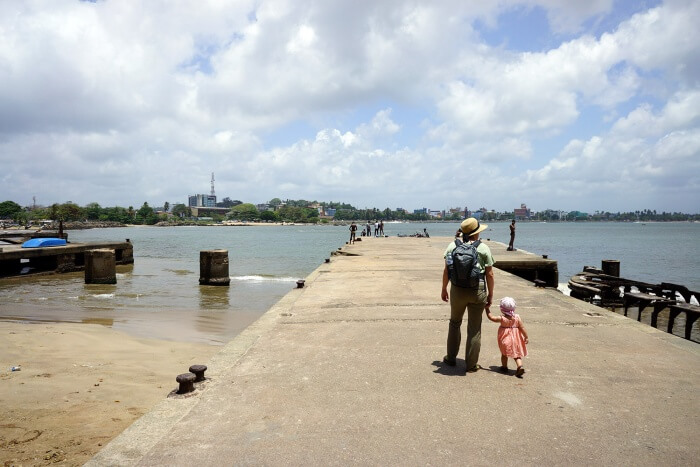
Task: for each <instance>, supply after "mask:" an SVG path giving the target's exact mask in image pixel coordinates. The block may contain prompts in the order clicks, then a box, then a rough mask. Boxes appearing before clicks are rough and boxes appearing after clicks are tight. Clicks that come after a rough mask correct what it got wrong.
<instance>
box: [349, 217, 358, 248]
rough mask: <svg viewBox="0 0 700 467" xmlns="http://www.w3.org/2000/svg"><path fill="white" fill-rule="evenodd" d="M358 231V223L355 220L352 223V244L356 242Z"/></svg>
mask: <svg viewBox="0 0 700 467" xmlns="http://www.w3.org/2000/svg"><path fill="white" fill-rule="evenodd" d="M356 233H357V224H355V221H352V224H350V244H351V245H352V244H353V243H355V234H356Z"/></svg>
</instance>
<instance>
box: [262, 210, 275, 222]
mask: <svg viewBox="0 0 700 467" xmlns="http://www.w3.org/2000/svg"><path fill="white" fill-rule="evenodd" d="M260 219H262V220H264V221H278V220H279V215H277V213H276V212H275V211H263V212H261V213H260Z"/></svg>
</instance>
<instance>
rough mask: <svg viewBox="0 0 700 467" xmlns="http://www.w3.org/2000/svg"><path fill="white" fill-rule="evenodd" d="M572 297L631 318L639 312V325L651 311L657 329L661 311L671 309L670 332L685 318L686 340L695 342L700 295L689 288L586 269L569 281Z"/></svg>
mask: <svg viewBox="0 0 700 467" xmlns="http://www.w3.org/2000/svg"><path fill="white" fill-rule="evenodd" d="M568 285H569V289H570V290H571V296H572V297H574V298H578V299H580V300H584V301H587V302H590V303H593V304H595V305H598V306H600V307H603V308H613V309H614V308H617V307H622V308H623V311H624V315H625V316H627V312H628V310H629V308H633V307H636V308H637V321H641V320H642V312H643V311H644V310H645V309H646V308H647V307H651V308H652V312H651V318H650V322H651V323H650V324H651V326H653V327H655V328H656V327H657V322H658V316H659V313H661V311H663V310H665V309H668V310H669V318H668V326H667V332H668V333H672V332H673V325H674V322H675V319H676V318H677V317H678V316H679V315H680V314H683V315H684V317H685V330H684V331H685V332H684V336H685V338H686V339H691V334H692V328H693V324H694V323H695V322H696V321H697V319H698V318H700V306H698V302H699V301H700V294H699V293H698V292H694V291H691V290H689V289H688V288H687V287H685V286H682V285H678V284H672V283H669V282H662V283H660V284H649V283H646V282H641V281H635V280H630V279H625V278H622V277H619V276H617V275H613V274H610V273H609V271H603V270H601V269H597V268H593V267H590V266H586V267H584V269H583V272H581V273H579V274H576V275H575V276H573V277H572V278H571V279H570V280H569V283H568Z"/></svg>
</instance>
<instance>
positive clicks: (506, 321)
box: [486, 297, 529, 378]
mask: <svg viewBox="0 0 700 467" xmlns="http://www.w3.org/2000/svg"><path fill="white" fill-rule="evenodd" d="M500 308H501V313H502V316H493V315H492V314H491V310H489V307H486V317H487V318H488V319H489V320H491V321H493V322H494V323H500V324H501V326H500V327H499V328H498V348H499V349H500V350H501V371H502V372H503V373H508V358H512V359H513V360H515V364H516V365H517V369H516V370H515V376H517V377H518V378H522V377H523V374H524V373H525V368H523V360H522V359H523V357H526V356H527V344H528V343H529V339H528V337H527V331H526V330H525V326H524V325H523V320H522V319H520V315H517V314H515V300H514V299H513V298H511V297H504V298H502V299H501V303H500Z"/></svg>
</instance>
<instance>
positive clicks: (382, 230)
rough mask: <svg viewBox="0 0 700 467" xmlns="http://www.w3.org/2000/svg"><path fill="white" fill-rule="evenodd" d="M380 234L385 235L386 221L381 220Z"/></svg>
mask: <svg viewBox="0 0 700 467" xmlns="http://www.w3.org/2000/svg"><path fill="white" fill-rule="evenodd" d="M379 235H381V236H382V237H383V236H384V221H383V220H381V221H379Z"/></svg>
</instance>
